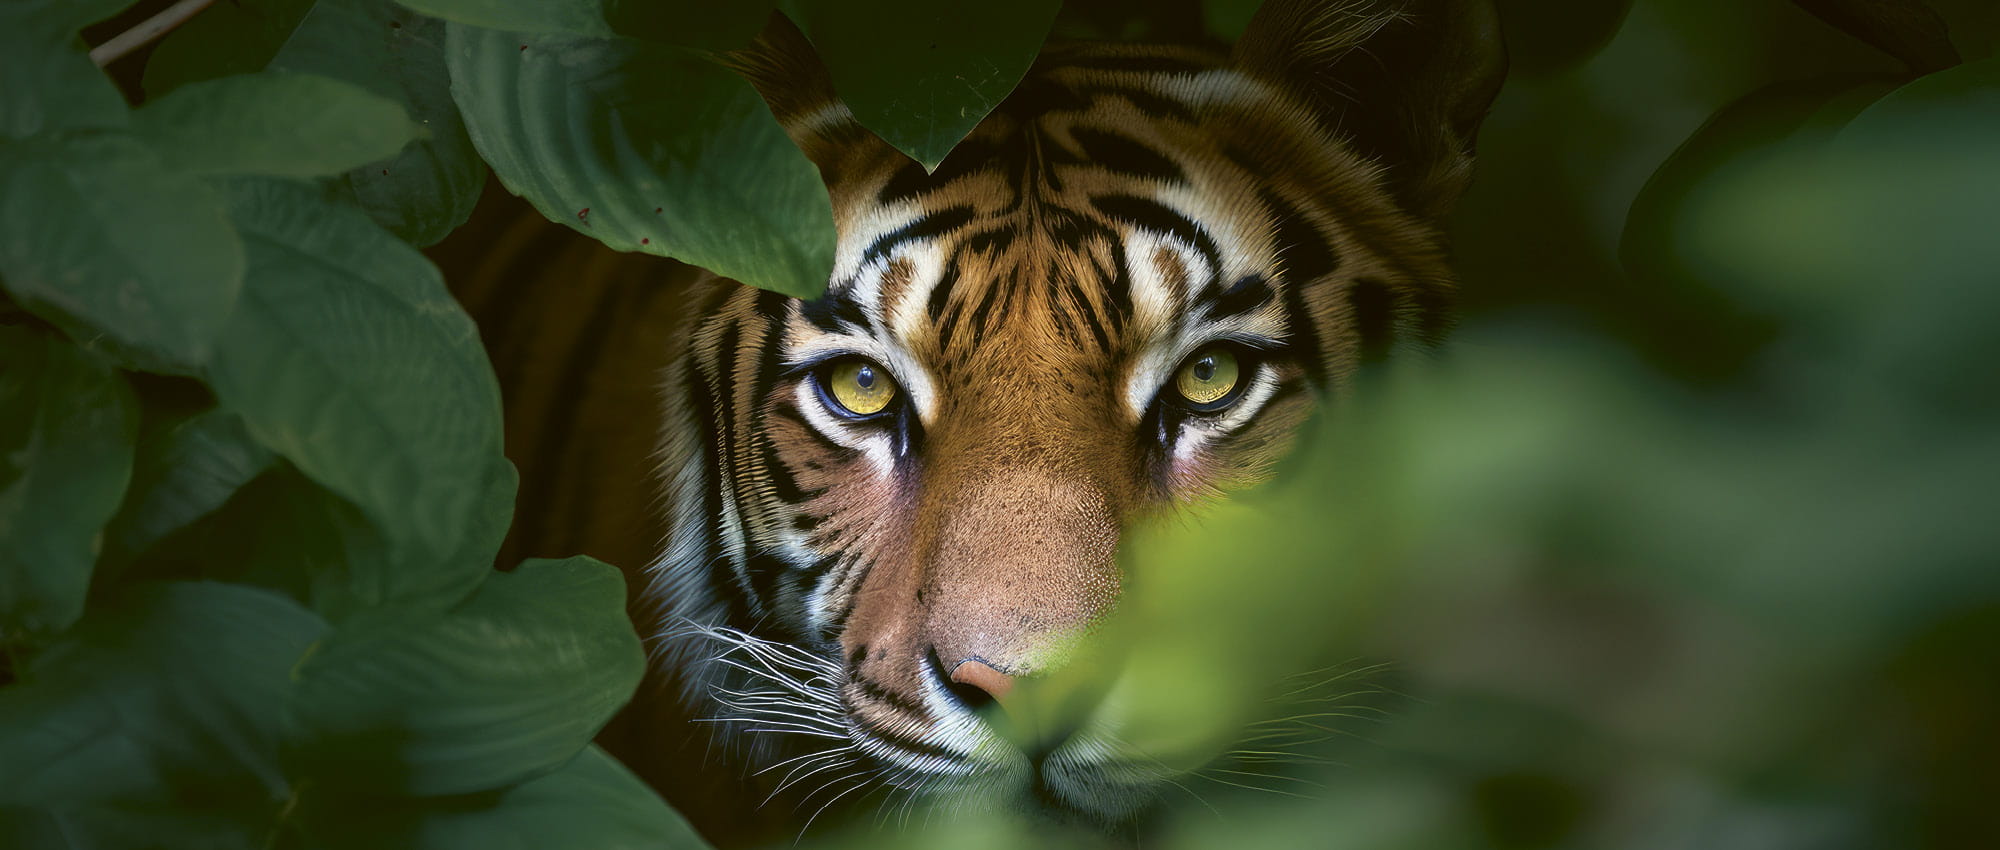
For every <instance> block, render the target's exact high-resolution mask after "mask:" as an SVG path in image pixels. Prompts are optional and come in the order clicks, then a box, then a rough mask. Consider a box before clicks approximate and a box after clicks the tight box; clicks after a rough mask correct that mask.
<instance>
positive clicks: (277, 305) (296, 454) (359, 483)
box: [209, 180, 514, 604]
mask: <svg viewBox="0 0 2000 850" xmlns="http://www.w3.org/2000/svg"><path fill="white" fill-rule="evenodd" d="M227 195H228V198H229V203H230V209H231V212H232V213H233V214H234V215H235V216H236V219H237V221H238V222H239V226H240V227H241V228H242V229H243V232H244V238H245V243H246V246H247V248H248V254H249V257H250V269H251V272H250V285H249V286H248V287H246V288H245V290H244V297H243V303H242V304H241V306H240V307H239V309H238V310H237V313H236V317H235V319H234V320H233V321H231V322H230V324H229V327H228V328H227V329H226V330H225V331H224V332H223V334H222V336H221V338H220V340H219V342H218V345H217V349H216V356H215V359H214V362H213V363H212V364H211V368H210V370H209V379H210V383H211V384H212V385H213V386H214V388H215V392H216V396H217V397H218V398H219V399H221V401H222V404H223V406H224V407H225V408H226V409H228V410H231V411H234V412H235V413H237V414H239V415H241V416H242V417H243V419H244V421H245V422H246V423H247V424H248V425H249V428H250V432H251V434H253V435H254V436H256V438H257V440H258V441H259V442H261V443H263V444H264V445H266V446H269V447H270V448H271V449H273V450H274V451H276V452H278V453H279V454H280V455H283V456H284V457H285V458H287V459H289V460H290V461H291V462H292V463H294V464H296V465H297V466H298V468H299V469H300V470H302V471H304V472H305V473H306V475H308V476H310V477H311V478H312V479H313V480H315V481H317V482H319V483H320V484H323V485H325V486H326V487H327V488H328V489H330V490H332V491H333V492H335V493H337V494H339V495H340V496H342V497H344V498H345V499H347V500H349V501H351V502H353V503H354V504H355V505H356V506H358V507H360V508H361V509H362V510H363V511H364V512H365V513H366V514H367V516H368V517H369V518H370V519H371V520H372V521H373V522H374V523H375V524H376V525H378V526H379V527H381V528H382V530H383V532H384V533H385V535H386V536H387V538H388V541H389V543H390V545H391V546H392V547H393V553H394V556H395V557H393V558H391V559H389V560H388V561H386V562H375V563H354V564H350V565H349V566H350V569H352V570H353V571H354V573H355V575H354V578H355V582H356V587H355V590H356V593H357V594H358V596H359V598H360V599H361V600H362V601H364V602H373V601H382V600H387V599H402V598H422V599H427V600H431V601H434V602H436V603H439V604H449V603H450V602H451V601H452V599H454V598H456V597H457V595H459V594H463V593H466V592H470V590H471V587H472V585H473V584H474V583H476V582H477V581H478V579H479V577H480V576H482V575H483V574H485V572H486V571H487V570H489V569H490V568H491V565H492V558H493V554H494V553H495V552H496V551H498V548H499V545H500V538H501V537H502V536H504V534H505V532H506V525H507V523H506V517H507V515H508V511H510V510H511V502H512V493H513V487H514V474H513V467H512V466H511V465H509V464H508V463H507V462H506V460H505V459H504V458H503V457H502V456H501V450H500V390H499V386H498V384H497V382H496V381H495V380H494V377H493V367H492V365H491V364H490V363H489V362H488V361H487V359H486V352H485V350H484V349H483V348H482V347H481V346H480V343H479V334H478V329H477V328H475V327H474V326H473V323H472V320H471V318H470V317H468V316H466V314H465V311H464V310H463V309H462V308H460V307H459V305H458V302H456V301H454V300H453V299H452V297H451V294H450V293H448V292H446V291H445V287H444V281H443V280H442V279H440V277H439V276H438V271H437V268H436V267H435V266H432V265H431V264H430V262H429V261H427V260H425V259H424V257H423V256H422V255H421V254H419V253H417V252H416V251H415V250H414V249H412V248H410V247H409V246H408V245H405V244H403V243H402V242H400V241H398V240H397V239H396V238H395V237H393V236H391V235H390V234H389V233H388V232H386V231H384V230H382V229H381V228H380V227H377V226H376V225H375V224H374V223H373V222H371V221H369V220H368V218H367V217H366V216H364V215H363V214H361V213H360V212H359V211H357V210H354V209H352V208H350V207H346V206H341V205H336V204H329V203H327V202H325V201H324V200H323V198H322V196H321V195H320V194H319V193H318V192H315V191H314V190H312V189H311V188H309V187H305V186H300V185H297V184H288V183H281V182H278V181H257V180H239V181H234V182H232V183H230V184H228V186H227Z"/></svg>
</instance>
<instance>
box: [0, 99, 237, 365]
mask: <svg viewBox="0 0 2000 850" xmlns="http://www.w3.org/2000/svg"><path fill="white" fill-rule="evenodd" d="M242 281H243V246H242V243H241V241H240V240H238V239H237V236H236V232H235V230H234V229H232V228H231V227H230V226H229V221H228V220H227V219H226V218H225V217H224V214H223V210H222V204H221V202H220V200H219V199H217V198H216V196H215V193H214V192H212V191H210V190H209V188H208V187H207V186H204V185H203V184H201V183H200V182H199V181H197V180H195V179H194V178H192V177H189V176H187V175H183V174H177V173H174V172H172V171H169V170H167V169H166V167H165V166H164V165H163V164H162V163H161V162H160V159H159V157H158V156H157V155H155V154H154V153H153V152H152V151H151V150H149V149H147V148H146V146H145V145H142V144H140V143H139V142H138V141H136V140H134V139H132V138H130V137H127V136H123V135H117V134H109V133H96V134H89V135H76V136H70V137H64V138H50V139H36V140H31V141H25V142H8V143H0V284H4V285H5V286H6V288H7V290H8V291H9V292H11V293H13V295H14V297H15V298H16V299H17V300H19V301H20V303H21V305H22V306H24V307H27V308H28V309H29V310H32V311H34V312H35V313H37V314H38V315H40V316H42V317H43V318H45V319H48V320H50V321H52V322H55V323H56V324H57V325H59V326H61V327H63V328H64V329H65V330H67V331H69V333H70V336H71V337H72V338H73V339H76V340H77V341H78V342H79V343H84V344H86V345H93V344H98V343H99V342H100V337H101V342H102V343H103V344H105V345H107V346H108V347H110V348H112V349H113V350H115V351H116V352H117V353H118V354H119V355H120V356H121V357H127V358H130V359H131V360H132V361H135V362H136V363H137V364H138V365H140V366H141V367H144V368H149V369H154V370H159V371H174V372H188V371H192V370H193V369H194V368H195V367H196V366H198V365H200V364H201V362H202V361H203V360H205V359H206V358H207V355H208V349H209V345H210V343H211V341H212V340H213V338H214V337H215V335H216V333H217V332H218V331H220V330H221V328H222V325H223V323H224V322H226V321H227V320H228V318H229V313H230V310H231V309H232V308H233V307H234V305H235V303H236V293H237V290H238V289H239V288H240V287H241V286H242Z"/></svg>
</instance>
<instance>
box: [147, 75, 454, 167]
mask: <svg viewBox="0 0 2000 850" xmlns="http://www.w3.org/2000/svg"><path fill="white" fill-rule="evenodd" d="M132 131H133V132H134V133H135V134H137V135H138V136H139V137H140V138H141V139H143V140H145V141H146V142H147V143H148V144H150V145H152V146H153V149H154V150H155V151H158V152H159V154H160V156H161V158H162V159H164V160H166V162H167V165H168V166H169V167H171V168H174V169H177V170H183V171H190V172H193V173H196V174H204V175H213V174H244V175H255V176H263V177H321V176H325V175H329V174H338V173H340V172H342V171H347V170H348V169H352V168H356V167H359V166H362V165H366V164H368V163H371V162H374V161H376V160H379V159H384V158H387V157H389V156H392V155H394V154H395V153H396V152H397V151H400V150H402V149H403V146H404V145H407V144H409V143H410V142H411V141H412V140H413V139H415V138H417V137H418V135H419V129H418V127H417V125H415V124H413V123H411V122H410V118H409V116H408V115H405V114H404V113H403V108H402V107H401V106H400V105H398V104H397V103H396V102H395V101H392V100H388V99H386V98H382V97H378V96H376V95H373V94H370V93H369V92H368V91H367V90H365V89H362V88H360V87H358V86H355V85H352V84H349V83H345V82H341V81H339V80H333V79H328V78H326V77H319V76H314V75H312V74H285V73H268V72H267V73H261V74H241V75H237V76H232V77H223V78H221V79H217V80H208V81H204V82H199V83H194V84H191V85H188V86H184V87H182V88H179V89H176V90H174V91H173V92H172V93H170V94H168V95H167V96H165V97H162V98H160V99H158V100H155V101H152V102H150V103H147V104H146V105H145V107H144V108H141V109H140V110H139V111H138V112H137V113H135V114H134V116H133V126H132Z"/></svg>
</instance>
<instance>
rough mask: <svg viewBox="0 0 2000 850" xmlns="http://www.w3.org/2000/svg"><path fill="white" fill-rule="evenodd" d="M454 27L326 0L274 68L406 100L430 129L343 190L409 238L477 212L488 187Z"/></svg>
mask: <svg viewBox="0 0 2000 850" xmlns="http://www.w3.org/2000/svg"><path fill="white" fill-rule="evenodd" d="M444 41H445V24H444V22H443V21H440V20H437V19H434V18H427V17H424V16H422V15H419V14H416V13H414V12H411V11H409V10H408V9H405V8H403V7H401V6H399V5H397V4H395V3H393V2H390V0H319V2H318V3H317V4H316V5H314V6H313V9H312V13H311V14H309V15H307V16H306V17H305V19H304V20H303V21H301V22H300V23H299V26H298V28H297V29H296V30H293V31H292V34H291V36H290V38H288V39H287V40H286V41H285V44H284V47H283V48H282V49H280V50H279V51H278V52H277V55H276V56H274V57H272V59H271V67H272V68H277V69H283V70H288V71H300V72H304V73H312V74H321V75H324V76H328V77H334V78H337V79H342V80H347V81H349V82H352V83H355V84H357V85H360V86H362V87H364V88H366V89H368V90H369V91H372V92H374V93H376V94H378V95H381V96H383V97H387V98H393V99H395V100H397V101H399V102H401V103H402V105H403V107H404V108H405V109H407V110H408V111H409V114H410V117H411V118H412V119H414V120H416V121H417V122H419V123H420V124H422V126H423V128H424V130H425V131H426V133H425V136H424V137H423V138H420V139H418V140H417V141H416V143H414V144H412V145H410V146H408V147H405V148H403V149H402V152H400V153H398V154H396V155H395V156H394V157H392V158H390V159H388V160H386V161H383V162H380V163H377V164H375V165H373V166H368V167H363V168H357V169H355V170H353V171H350V172H348V173H347V174H346V175H345V176H343V177H342V178H341V184H342V186H343V189H342V191H341V194H342V195H343V196H346V197H351V198H352V199H353V200H354V201H355V202H356V203H358V204H360V205H361V208H362V209H363V210H366V211H367V212H368V215H369V216H370V217H371V218H374V219H375V221H376V222H377V223H379V224H381V225H382V226H383V227H386V228H389V230H390V231H392V232H394V233H395V234H396V235H397V236H400V237H402V238H403V239H404V241H407V242H410V243H411V244H414V245H417V246H420V247H421V246H425V245H430V244H433V243H436V242H437V241H438V240H440V239H443V238H444V237H445V236H446V234H449V233H450V232H451V231H452V230H454V229H456V228H457V227H458V226H459V225H461V224H464V223H465V221H466V219H468V218H470V217H471V216H472V208H473V205H474V204H476V203H477V202H478V200H479V193H480V190H481V189H483V188H485V185H486V164H485V163H484V162H481V161H480V159H479V152H478V151H475V150H473V148H472V139H471V138H469V137H467V136H466V135H465V122H464V121H463V120H462V119H460V118H459V115H458V104H456V103H454V102H452V99H451V77H450V74H449V72H448V71H447V69H446V68H445V62H444Z"/></svg>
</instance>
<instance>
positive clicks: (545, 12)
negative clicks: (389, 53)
mask: <svg viewBox="0 0 2000 850" xmlns="http://www.w3.org/2000/svg"><path fill="white" fill-rule="evenodd" d="M397 2H399V3H402V4H403V5H405V6H408V7H410V8H412V9H415V10H417V11H419V12H422V13H424V14H426V15H430V16H431V17H434V18H443V19H445V20H447V21H451V22H453V23H459V24H471V25H473V26H479V27H488V28H491V29H501V30H515V31H518V32H537V33H573V34H577V35H597V36H608V35H613V34H614V33H612V31H611V25H610V24H607V23H605V22H604V12H603V8H602V6H603V3H602V0H397Z"/></svg>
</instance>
